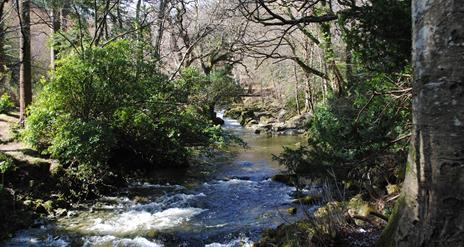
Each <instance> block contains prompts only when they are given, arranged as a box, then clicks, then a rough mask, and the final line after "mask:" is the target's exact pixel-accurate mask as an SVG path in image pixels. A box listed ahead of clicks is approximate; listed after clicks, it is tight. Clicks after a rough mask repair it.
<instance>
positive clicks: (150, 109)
mask: <svg viewBox="0 0 464 247" xmlns="http://www.w3.org/2000/svg"><path fill="white" fill-rule="evenodd" d="M132 48H133V47H132V44H131V43H130V42H128V41H118V42H114V43H111V44H109V45H107V46H105V47H104V48H89V49H87V50H86V51H85V52H84V53H83V54H71V55H69V56H66V57H64V58H62V59H61V60H59V61H58V62H57V68H56V71H54V72H53V73H52V75H51V77H50V79H49V81H42V82H41V83H42V84H43V90H42V92H41V93H40V94H39V95H38V97H37V98H36V100H35V102H34V103H33V104H32V106H31V107H30V115H29V117H28V118H27V121H26V127H25V130H24V131H23V133H22V136H23V138H24V140H26V141H27V142H28V143H29V144H31V145H32V146H33V147H34V148H36V149H38V150H41V151H42V152H44V153H48V154H50V155H51V156H52V157H54V158H56V159H59V160H60V162H61V163H62V164H63V165H64V166H65V167H68V168H70V169H68V172H70V174H71V175H72V176H73V177H74V178H75V179H76V180H77V181H79V180H85V181H87V182H89V183H90V182H91V183H96V182H98V181H101V179H102V178H100V179H98V178H99V176H100V175H101V176H103V174H107V171H106V170H107V169H106V168H105V167H107V166H108V165H113V166H114V165H116V164H117V165H119V167H122V168H124V169H128V168H131V169H132V168H133V167H137V166H138V167H141V165H144V166H143V167H147V166H149V167H158V166H183V165H186V164H187V163H188V157H189V155H190V152H189V147H191V146H205V145H209V144H212V143H215V142H217V141H220V138H219V136H221V131H220V129H219V128H211V127H212V125H211V122H210V121H209V119H208V117H207V116H205V114H203V113H202V111H201V107H199V105H197V104H200V102H197V101H195V100H193V99H195V98H197V97H198V95H195V93H199V90H198V89H195V90H192V87H196V86H197V85H198V84H199V85H200V86H201V83H202V82H199V81H198V80H197V79H198V78H195V80H194V82H195V83H192V84H189V83H186V81H185V80H184V79H181V80H178V81H169V80H168V79H167V77H166V76H164V75H163V74H161V73H160V72H158V71H157V70H156V69H155V68H156V66H155V64H153V63H151V62H150V60H149V59H147V60H146V61H144V62H141V61H137V59H136V58H135V57H134V55H133V54H132V52H131V50H133V49H132ZM92 177H93V178H95V179H91V178H92Z"/></svg>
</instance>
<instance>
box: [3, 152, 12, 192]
mask: <svg viewBox="0 0 464 247" xmlns="http://www.w3.org/2000/svg"><path fill="white" fill-rule="evenodd" d="M12 170H15V164H14V162H13V159H12V158H11V157H10V156H8V155H6V154H5V153H3V152H0V173H1V174H2V180H1V183H0V191H2V190H3V186H4V182H5V174H6V173H7V172H8V171H12Z"/></svg>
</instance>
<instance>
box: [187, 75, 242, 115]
mask: <svg viewBox="0 0 464 247" xmlns="http://www.w3.org/2000/svg"><path fill="white" fill-rule="evenodd" d="M179 83H180V85H179V86H180V87H181V88H184V90H185V89H189V90H190V93H191V94H193V95H194V97H191V98H190V99H191V100H192V102H191V103H193V104H195V105H197V106H198V107H200V108H203V110H204V111H205V112H207V111H208V110H210V109H209V108H211V107H214V106H216V105H217V104H220V105H226V104H229V103H231V102H232V100H233V99H234V98H236V97H238V96H239V95H240V94H242V93H243V89H242V88H241V86H240V85H239V84H238V83H237V82H236V81H235V80H234V79H233V78H232V77H231V76H230V75H229V74H227V72H226V71H225V70H213V71H212V72H211V73H210V74H209V75H202V74H200V73H199V72H198V71H197V70H195V69H192V68H187V69H184V70H183V71H182V73H181V79H180V80H179ZM192 92H193V93H192Z"/></svg>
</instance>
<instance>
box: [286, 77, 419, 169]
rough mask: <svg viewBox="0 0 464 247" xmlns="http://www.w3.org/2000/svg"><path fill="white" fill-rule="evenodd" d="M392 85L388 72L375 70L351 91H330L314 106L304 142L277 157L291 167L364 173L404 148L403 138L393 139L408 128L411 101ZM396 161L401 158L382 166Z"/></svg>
mask: <svg viewBox="0 0 464 247" xmlns="http://www.w3.org/2000/svg"><path fill="white" fill-rule="evenodd" d="M396 88H397V84H395V83H393V80H391V79H390V78H389V76H388V75H386V74H378V75H377V76H374V77H373V78H372V79H371V80H368V81H366V82H365V83H363V84H358V85H357V86H356V87H355V88H354V89H353V92H352V94H351V95H350V96H345V97H334V96H332V97H331V98H329V100H328V102H327V103H323V104H319V105H318V106H317V107H316V111H315V112H314V117H313V120H312V122H311V124H310V128H309V130H308V134H309V138H308V145H307V146H305V147H301V148H299V149H297V150H291V149H288V148H287V149H285V151H284V152H283V153H282V154H281V155H280V156H278V157H277V159H278V160H279V161H280V163H281V164H283V165H285V166H286V167H288V168H289V169H290V170H291V171H294V172H296V173H298V172H314V171H315V170H316V169H317V170H320V169H321V168H322V167H323V168H324V169H335V170H338V169H339V168H341V169H343V170H344V171H352V174H353V175H355V176H363V175H364V174H367V173H368V172H372V171H373V169H377V168H379V165H381V164H383V163H385V161H384V160H383V158H384V157H385V156H388V155H390V154H394V153H399V154H401V153H403V152H404V151H405V150H406V148H407V141H406V139H405V140H404V141H402V142H396V141H395V140H397V139H398V138H399V137H402V136H405V135H407V134H408V133H409V125H408V123H409V119H410V110H409V103H410V102H409V98H408V97H407V96H403V97H402V98H400V99H398V98H397V97H393V96H392V95H391V94H390V92H391V91H392V90H393V89H396ZM400 157H401V155H400ZM395 162H396V163H395ZM398 163H401V161H399V162H397V161H394V162H393V164H389V165H386V166H384V167H382V169H389V168H390V166H392V165H393V166H395V165H398ZM382 169H378V170H376V172H381V170H382ZM383 171H385V170H383ZM379 177H380V178H383V176H381V175H379Z"/></svg>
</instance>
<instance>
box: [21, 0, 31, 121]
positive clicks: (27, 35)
mask: <svg viewBox="0 0 464 247" xmlns="http://www.w3.org/2000/svg"><path fill="white" fill-rule="evenodd" d="M30 7H31V1H30V0H22V1H20V4H19V13H20V19H21V21H20V26H21V28H20V29H21V35H20V55H19V59H20V61H21V65H20V68H19V123H20V124H21V125H24V120H25V116H26V108H27V106H28V105H29V104H30V103H31V102H32V71H31V27H30V22H31V21H30Z"/></svg>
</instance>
